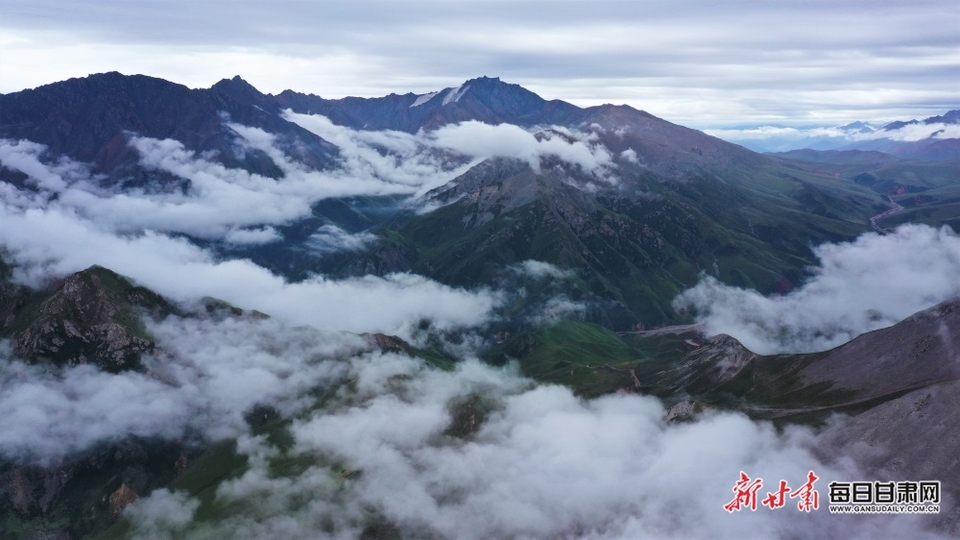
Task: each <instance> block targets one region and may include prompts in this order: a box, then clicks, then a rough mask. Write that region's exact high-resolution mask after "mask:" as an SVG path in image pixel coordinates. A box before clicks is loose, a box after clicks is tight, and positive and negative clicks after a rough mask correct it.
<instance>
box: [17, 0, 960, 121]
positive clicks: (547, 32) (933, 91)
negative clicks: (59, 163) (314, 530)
mask: <svg viewBox="0 0 960 540" xmlns="http://www.w3.org/2000/svg"><path fill="white" fill-rule="evenodd" d="M114 70H115V71H120V72H122V73H127V74H133V73H143V74H147V75H153V76H157V77H162V78H165V79H168V80H172V81H175V82H179V83H182V84H186V85H188V86H191V87H209V86H210V85H212V84H213V83H215V82H216V81H217V80H219V79H221V78H224V77H232V76H233V75H237V74H239V75H241V76H242V77H243V78H245V79H246V80H248V81H249V82H251V83H252V84H253V85H254V86H256V87H257V88H259V89H260V90H261V91H264V92H270V93H276V92H280V91H282V90H284V89H286V88H292V89H295V90H298V91H302V92H310V93H315V94H318V95H321V96H323V97H330V98H336V97H343V96H347V95H358V96H380V95H385V94H388V93H391V92H397V93H406V92H416V93H425V92H428V91H431V90H437V89H440V88H444V87H448V86H456V85H458V84H459V83H460V82H462V81H464V80H466V79H469V78H473V77H478V76H481V75H487V76H499V77H501V78H502V79H504V80H506V81H508V82H514V83H518V84H521V85H523V86H525V87H527V88H529V89H531V90H533V91H535V92H537V93H539V94H540V95H542V96H543V97H545V98H548V99H551V98H558V99H564V100H567V101H570V102H573V103H575V104H578V105H581V106H583V105H594V104H599V103H605V102H614V103H628V104H630V105H633V106H635V107H637V108H641V109H644V110H647V111H650V112H652V113H654V114H656V115H658V116H661V117H663V118H666V119H668V120H671V121H674V122H677V123H681V124H685V125H690V126H693V127H701V128H707V127H731V126H746V125H758V124H784V125H811V124H836V123H839V122H847V121H852V120H857V119H862V120H872V121H879V120H891V119H908V118H913V117H924V116H929V115H933V114H940V113H942V112H944V111H946V110H948V109H950V108H957V107H960V2H958V1H956V0H915V1H910V2H905V1H899V0H898V1H889V0H869V1H849V0H845V1H838V0H828V1H818V0H780V1H777V2H757V1H755V0H728V1H724V2H716V1H712V0H705V1H700V2H693V1H678V0H674V1H671V2H646V1H639V0H635V1H607V2H597V1H594V2H586V1H581V2H572V1H562V0H561V1H557V0H550V1H545V0H541V1H537V0H532V1H531V0H525V1H517V0H509V1H496V0H485V1H476V0H464V1H446V0H444V1H410V2H399V1H392V0H372V1H361V0H352V1H349V2H346V1H344V2H338V1H329V0H328V1H323V2H319V1H318V2H313V1H306V0H302V1H298V0H277V1H274V2H263V1H245V0H229V1H225V0H203V1H196V0H166V1H154V0H139V1H126V0H123V1H110V0H99V1H84V0H62V1H54V0H0V92H4V93H6V92H12V91H17V90H21V89H24V88H32V87H35V86H39V85H42V84H46V83H50V82H54V81H59V80H63V79H66V78H70V77H77V76H84V75H87V74H90V73H97V72H104V71H114Z"/></svg>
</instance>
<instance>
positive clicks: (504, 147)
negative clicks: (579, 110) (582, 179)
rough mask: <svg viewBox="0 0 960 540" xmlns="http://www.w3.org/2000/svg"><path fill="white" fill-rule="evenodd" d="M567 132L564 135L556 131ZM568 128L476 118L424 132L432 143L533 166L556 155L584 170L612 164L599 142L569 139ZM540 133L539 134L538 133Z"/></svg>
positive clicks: (602, 167) (481, 156) (600, 169)
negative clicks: (533, 128)
mask: <svg viewBox="0 0 960 540" xmlns="http://www.w3.org/2000/svg"><path fill="white" fill-rule="evenodd" d="M555 131H559V132H560V133H561V134H563V133H564V132H565V133H567V134H568V136H567V137H563V136H560V135H558V134H557V133H555ZM570 133H571V130H567V129H561V128H556V127H554V128H552V129H551V130H545V131H540V132H539V133H537V134H534V133H531V132H529V131H526V130H524V129H523V128H521V127H518V126H514V125H512V124H499V125H496V126H492V125H489V124H484V123H482V122H477V121H472V120H471V121H469V122H461V123H459V124H451V125H446V126H443V127H441V128H439V129H437V130H436V131H432V132H429V133H427V134H425V135H424V136H425V137H426V138H427V139H428V140H430V141H431V142H432V143H433V144H435V145H437V146H439V147H441V148H448V149H450V150H454V151H456V152H459V153H461V154H465V155H468V156H473V157H480V158H490V157H505V158H514V159H519V160H523V161H526V162H527V163H529V164H530V167H531V168H533V169H534V170H537V171H539V170H540V160H541V159H543V158H544V157H557V158H559V159H561V160H563V161H566V162H568V163H570V164H573V165H579V166H580V167H582V168H583V169H584V170H585V171H587V172H591V173H595V174H600V173H602V171H603V169H604V168H610V167H613V166H614V164H613V161H612V159H611V156H610V153H609V152H608V151H607V149H606V148H605V147H604V146H602V145H599V144H588V142H587V141H591V140H592V139H591V138H589V137H588V136H583V137H582V140H572V141H571V140H569V139H570V138H571V137H570V135H569V134H570ZM537 135H539V137H538V136H537Z"/></svg>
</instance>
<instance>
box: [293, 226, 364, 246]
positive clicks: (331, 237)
mask: <svg viewBox="0 0 960 540" xmlns="http://www.w3.org/2000/svg"><path fill="white" fill-rule="evenodd" d="M376 240H377V237H376V235H373V234H370V233H368V232H361V233H357V234H350V233H348V232H347V231H345V230H343V229H341V228H340V227H337V226H335V225H324V226H323V227H320V228H319V229H317V231H316V232H315V233H313V234H312V235H310V238H309V239H308V240H307V246H308V247H310V249H314V250H316V251H319V252H321V253H327V252H335V251H358V250H360V249H363V248H364V247H366V246H367V245H369V244H370V243H371V242H374V241H376Z"/></svg>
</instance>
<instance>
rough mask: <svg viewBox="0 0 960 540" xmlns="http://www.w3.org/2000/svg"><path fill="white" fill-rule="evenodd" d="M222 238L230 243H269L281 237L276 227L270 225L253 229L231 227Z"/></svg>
mask: <svg viewBox="0 0 960 540" xmlns="http://www.w3.org/2000/svg"><path fill="white" fill-rule="evenodd" d="M223 239H224V240H225V241H227V242H229V243H231V244H254V245H257V244H269V243H270V242H276V241H278V240H282V239H283V237H282V236H280V233H279V232H277V230H276V229H274V228H273V227H270V226H266V227H260V228H254V229H231V230H229V231H227V234H225V235H224V237H223Z"/></svg>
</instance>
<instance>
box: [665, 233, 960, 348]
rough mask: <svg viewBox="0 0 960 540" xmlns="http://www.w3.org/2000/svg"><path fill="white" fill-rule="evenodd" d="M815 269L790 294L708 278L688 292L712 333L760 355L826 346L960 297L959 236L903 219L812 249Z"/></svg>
mask: <svg viewBox="0 0 960 540" xmlns="http://www.w3.org/2000/svg"><path fill="white" fill-rule="evenodd" d="M814 254H815V255H816V256H817V258H818V259H819V261H820V262H819V265H818V266H817V268H815V269H814V275H813V276H812V277H811V278H810V279H809V281H808V282H807V283H805V284H803V286H801V287H799V288H798V289H796V290H794V291H792V292H790V293H788V294H787V295H785V296H773V297H765V296H762V295H760V294H759V293H757V292H756V291H752V290H745V289H740V288H736V287H730V286H727V285H724V284H722V283H720V282H718V281H717V280H716V279H713V278H711V277H706V278H704V279H703V280H702V281H701V282H700V283H699V284H698V285H697V286H695V287H693V288H691V289H688V290H686V291H684V292H683V293H682V294H681V295H680V296H679V297H678V298H677V299H676V300H675V304H676V306H677V307H682V306H685V307H693V308H695V309H696V310H697V312H698V313H699V315H698V319H699V320H700V322H702V323H703V324H704V325H705V331H706V333H707V334H710V335H713V334H718V333H724V334H729V335H731V336H733V337H735V338H737V339H738V340H740V342H741V343H743V344H744V345H745V346H746V347H747V348H748V349H750V350H752V351H754V352H757V353H761V354H773V353H780V352H812V351H822V350H826V349H830V348H832V347H836V346H838V345H841V344H843V343H845V342H847V341H849V340H851V339H853V338H854V337H856V336H857V335H859V334H861V333H863V332H867V331H870V330H875V329H878V328H883V327H885V326H890V325H892V324H895V323H897V322H899V321H900V320H902V319H904V318H906V317H908V316H909V315H911V314H913V313H915V312H917V311H920V310H922V309H925V308H928V307H930V306H933V305H935V304H937V303H939V302H942V301H944V300H948V299H950V298H954V297H957V296H960V279H958V276H960V236H957V234H956V233H954V232H953V231H952V230H951V229H949V228H948V227H943V228H941V229H934V228H931V227H928V226H925V225H903V226H901V227H898V228H897V229H896V231H895V232H894V233H893V234H890V235H886V236H881V235H878V234H875V233H868V234H864V235H862V236H860V237H859V238H857V239H856V240H855V241H853V242H848V243H840V244H823V245H821V246H819V247H817V248H815V249H814Z"/></svg>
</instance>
